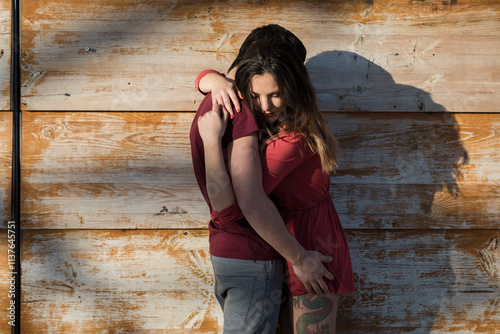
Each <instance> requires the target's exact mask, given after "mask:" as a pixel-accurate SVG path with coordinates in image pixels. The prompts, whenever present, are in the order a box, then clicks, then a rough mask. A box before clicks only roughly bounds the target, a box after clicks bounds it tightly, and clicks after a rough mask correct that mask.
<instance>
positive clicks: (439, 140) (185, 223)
mask: <svg viewBox="0 0 500 334" xmlns="http://www.w3.org/2000/svg"><path fill="white" fill-rule="evenodd" d="M326 115H327V118H328V121H329V122H330V124H331V126H332V129H333V131H334V133H336V135H337V137H338V138H339V141H340V146H341V157H340V160H339V169H338V171H337V174H336V175H334V176H332V196H333V198H334V201H335V203H336V205H337V209H338V211H339V213H340V215H341V218H342V221H343V222H344V227H346V228H405V229H421V228H455V229H467V228H477V229H492V228H493V229H495V228H497V227H498V217H499V216H500V197H499V189H498V185H499V184H500V179H499V177H500V176H499V175H500V170H499V168H500V167H499V166H500V155H499V150H498V148H499V147H500V137H499V135H498V134H499V133H500V119H499V118H498V114H451V113H436V114H432V115H431V114H424V113H392V114H384V113H357V114H351V113H328V114H326ZM191 119H192V113H89V112H85V113H83V112H82V113H72V112H68V113H47V112H26V113H25V114H24V117H23V140H24V141H23V147H22V149H23V171H22V177H23V181H22V207H23V218H24V220H25V221H24V222H23V226H24V227H25V228H98V229H106V228H206V224H207V221H208V219H209V217H208V209H207V206H206V204H205V202H204V200H203V198H202V196H201V193H200V191H199V189H198V186H197V184H196V181H195V178H194V174H193V171H192V165H191V156H190V150H189V139H188V134H189V127H190V124H191Z"/></svg>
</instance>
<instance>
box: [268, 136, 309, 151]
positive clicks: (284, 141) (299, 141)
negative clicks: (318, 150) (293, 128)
mask: <svg viewBox="0 0 500 334" xmlns="http://www.w3.org/2000/svg"><path fill="white" fill-rule="evenodd" d="M266 146H267V148H268V149H269V148H272V149H275V150H286V149H291V148H295V149H298V150H299V151H306V152H307V151H310V150H311V148H310V146H309V144H308V143H307V140H306V138H305V136H304V135H303V134H302V133H299V132H282V133H280V134H277V135H276V136H274V137H273V138H271V139H270V140H269V141H268V142H267V143H266Z"/></svg>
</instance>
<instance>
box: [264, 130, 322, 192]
mask: <svg viewBox="0 0 500 334" xmlns="http://www.w3.org/2000/svg"><path fill="white" fill-rule="evenodd" d="M314 154H315V153H314V152H313V151H312V150H311V148H310V147H309V145H308V144H307V143H306V141H305V140H304V139H303V137H302V135H299V134H286V135H281V136H278V138H277V139H275V140H273V141H272V142H270V143H269V144H268V145H267V146H266V150H265V153H264V156H263V158H262V179H263V184H264V191H265V192H266V194H270V193H271V192H272V191H273V190H274V188H275V187H276V186H277V185H278V184H279V183H280V182H281V181H282V180H283V179H284V178H285V177H286V176H287V175H288V174H290V172H292V171H293V170H294V169H295V168H297V167H298V166H300V165H301V164H302V163H303V162H304V161H305V160H307V159H309V158H310V157H311V156H312V155H314Z"/></svg>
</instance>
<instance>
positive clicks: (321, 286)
mask: <svg viewBox="0 0 500 334" xmlns="http://www.w3.org/2000/svg"><path fill="white" fill-rule="evenodd" d="M331 261H332V258H331V257H329V256H326V255H323V254H321V253H318V252H315V251H306V252H305V255H304V256H302V257H301V258H300V259H299V261H297V262H296V263H294V264H292V267H293V270H294V272H295V275H297V277H298V278H299V279H300V281H301V282H302V283H303V284H304V286H305V288H306V290H307V292H308V293H316V294H317V295H321V294H323V293H326V292H328V286H327V285H326V283H325V281H324V279H323V277H326V278H328V279H330V280H333V279H334V277H333V274H332V273H331V272H329V271H328V270H327V269H326V268H325V266H324V265H323V263H322V262H331Z"/></svg>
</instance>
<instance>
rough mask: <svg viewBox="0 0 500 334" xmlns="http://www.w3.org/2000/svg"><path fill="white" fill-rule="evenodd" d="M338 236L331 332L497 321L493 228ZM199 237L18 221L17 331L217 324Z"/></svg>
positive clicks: (163, 329)
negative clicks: (342, 275)
mask: <svg viewBox="0 0 500 334" xmlns="http://www.w3.org/2000/svg"><path fill="white" fill-rule="evenodd" d="M346 235H347V237H348V240H349V244H350V248H351V257H352V261H353V267H354V272H355V277H356V285H357V291H356V292H354V293H352V294H350V295H348V296H344V297H342V299H341V306H340V310H339V315H338V319H339V320H338V322H339V324H338V327H339V330H338V332H339V333H374V332H380V333H415V332H419V333H431V332H432V333H453V332H459V333H473V332H487V333H494V332H495V330H496V329H497V328H498V326H499V325H500V313H499V312H498V309H497V306H498V302H499V294H498V288H499V284H500V248H499V246H498V244H499V236H500V231H499V230H490V231H359V230H346ZM207 242H208V240H207V232H206V231H192V230H189V231H186V230H184V231H183V230H179V231H168V230H157V231H89V230H86V231H75V230H73V231H37V230H27V231H26V232H25V235H24V238H23V261H24V268H25V272H24V274H23V317H22V319H23V323H22V325H23V332H26V333H48V332H49V333H52V332H72V333H76V332H78V333H95V332H100V331H105V330H114V331H124V332H145V331H154V332H158V333H173V332H180V331H182V332H185V333H191V332H196V333H210V332H217V330H220V325H221V322H220V321H221V316H220V311H219V307H218V305H216V303H215V301H214V297H213V292H212V284H213V283H212V271H211V266H210V260H209V257H208V252H207V247H208V244H207ZM217 328H219V329H217Z"/></svg>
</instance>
